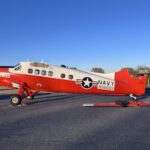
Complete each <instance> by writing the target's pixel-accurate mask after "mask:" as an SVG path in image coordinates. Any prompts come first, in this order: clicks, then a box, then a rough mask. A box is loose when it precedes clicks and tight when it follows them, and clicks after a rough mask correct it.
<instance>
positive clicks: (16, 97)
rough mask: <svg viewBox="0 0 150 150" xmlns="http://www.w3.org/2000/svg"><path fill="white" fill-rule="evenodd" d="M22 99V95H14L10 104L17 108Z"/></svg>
mask: <svg viewBox="0 0 150 150" xmlns="http://www.w3.org/2000/svg"><path fill="white" fill-rule="evenodd" d="M21 100H22V99H21V97H20V95H17V94H16V95H13V96H12V97H11V98H10V104H11V105H13V106H17V105H19V104H20V103H21Z"/></svg>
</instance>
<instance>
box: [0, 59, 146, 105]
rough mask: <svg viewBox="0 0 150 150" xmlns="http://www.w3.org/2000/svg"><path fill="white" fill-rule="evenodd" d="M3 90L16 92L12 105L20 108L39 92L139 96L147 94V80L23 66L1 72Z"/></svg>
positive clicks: (34, 64) (120, 74)
mask: <svg viewBox="0 0 150 150" xmlns="http://www.w3.org/2000/svg"><path fill="white" fill-rule="evenodd" d="M0 86H6V87H10V88H17V89H18V93H17V94H15V95H13V96H12V97H11V99H10V103H11V104H12V105H14V106H16V105H19V104H20V103H21V101H22V99H23V98H26V97H28V98H32V99H33V98H34V96H35V94H37V93H38V92H40V91H45V92H58V93H60V92H63V93H76V94H81V93H82V94H104V95H130V96H131V97H132V98H134V99H136V96H140V95H143V94H144V93H145V86H146V78H145V77H140V78H138V79H137V78H134V77H132V76H131V75H130V74H129V73H128V71H127V70H121V71H119V72H115V73H108V74H102V73H94V72H84V71H80V70H75V69H70V68H64V67H60V66H54V65H48V64H44V63H38V62H21V63H19V64H18V65H16V66H15V67H13V68H9V67H5V68H4V67H2V68H0Z"/></svg>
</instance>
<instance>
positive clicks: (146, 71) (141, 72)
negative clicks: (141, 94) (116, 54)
mask: <svg viewBox="0 0 150 150" xmlns="http://www.w3.org/2000/svg"><path fill="white" fill-rule="evenodd" d="M136 76H138V77H139V76H146V77H147V87H150V68H139V69H138V71H137V72H136Z"/></svg>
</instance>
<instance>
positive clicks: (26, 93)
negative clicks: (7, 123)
mask: <svg viewBox="0 0 150 150" xmlns="http://www.w3.org/2000/svg"><path fill="white" fill-rule="evenodd" d="M38 92H39V91H34V92H33V91H32V89H31V88H29V87H28V86H27V84H26V83H22V84H21V85H20V88H19V90H18V94H15V95H13V96H12V97H11V98H10V104H11V105H13V106H18V105H20V104H21V102H22V99H23V98H30V99H34V97H35V95H36V94H37V93H38Z"/></svg>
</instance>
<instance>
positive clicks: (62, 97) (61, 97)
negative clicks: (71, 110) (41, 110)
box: [27, 94, 89, 105]
mask: <svg viewBox="0 0 150 150" xmlns="http://www.w3.org/2000/svg"><path fill="white" fill-rule="evenodd" d="M88 96H89V95H88ZM82 97H85V95H83V94H78V95H77V94H67V95H52V96H46V97H43V98H42V100H39V99H40V98H36V101H34V100H33V101H30V102H27V103H28V104H29V105H32V104H38V103H45V102H50V101H60V100H65V99H71V100H74V99H72V98H82Z"/></svg>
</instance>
